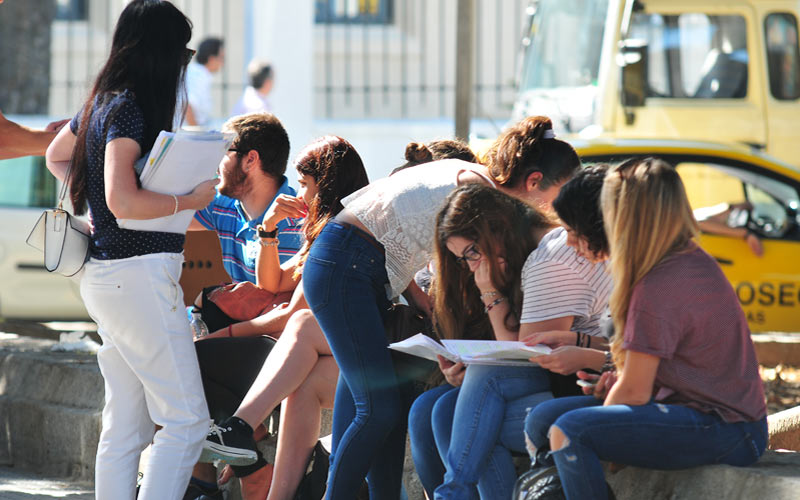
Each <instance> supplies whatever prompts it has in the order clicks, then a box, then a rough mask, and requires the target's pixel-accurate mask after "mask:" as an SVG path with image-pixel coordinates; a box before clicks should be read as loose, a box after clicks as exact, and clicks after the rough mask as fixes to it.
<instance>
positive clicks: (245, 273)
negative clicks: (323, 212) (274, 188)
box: [195, 176, 303, 283]
mask: <svg viewBox="0 0 800 500" xmlns="http://www.w3.org/2000/svg"><path fill="white" fill-rule="evenodd" d="M280 194H288V195H291V196H294V195H295V190H294V189H292V188H291V187H289V181H288V179H287V178H286V177H285V176H284V177H283V183H282V184H281V187H280V188H279V189H278V192H277V193H276V194H275V197H277V196H278V195H280ZM273 201H275V198H273V199H272V200H271V201H270V204H272V202H273ZM267 207H269V205H267ZM264 213H266V210H265V211H264ZM195 219H197V220H198V221H199V222H200V224H202V225H203V227H205V228H206V229H211V230H214V231H216V232H217V235H218V236H219V243H220V247H221V248H222V264H223V265H224V266H225V270H226V271H228V274H230V276H231V278H232V279H233V281H234V282H236V283H238V282H240V281H251V282H253V283H255V282H256V259H257V258H258V247H259V246H260V243H259V241H258V233H257V231H256V226H258V225H259V224H261V221H262V220H263V219H264V214H263V213H262V214H260V215H259V216H258V217H254V218H253V219H252V220H248V218H247V215H246V214H245V212H244V210H243V209H242V205H241V203H240V202H239V200H235V199H233V198H229V197H227V196H223V195H221V194H219V193H217V196H216V197H215V198H214V201H212V202H211V204H210V205H209V206H208V207H206V208H205V209H203V210H200V211H198V212H197V213H196V214H195ZM302 223H303V219H291V218H287V219H283V220H282V221H280V222H278V256H279V257H280V261H281V263H284V262H286V261H287V260H289V259H290V258H291V257H292V256H293V255H294V254H296V253H297V251H298V250H300V247H301V246H303V231H302Z"/></svg>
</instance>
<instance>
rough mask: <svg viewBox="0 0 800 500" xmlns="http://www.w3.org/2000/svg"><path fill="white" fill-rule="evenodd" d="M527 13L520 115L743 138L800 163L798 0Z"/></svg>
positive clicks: (536, 4)
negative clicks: (798, 126) (799, 124)
mask: <svg viewBox="0 0 800 500" xmlns="http://www.w3.org/2000/svg"><path fill="white" fill-rule="evenodd" d="M528 14H529V24H528V26H529V29H528V30H527V32H526V37H525V39H524V40H523V51H522V61H523V64H522V65H521V71H520V76H519V94H518V99H517V100H516V103H515V106H514V111H513V114H512V118H513V119H519V118H521V117H522V116H527V115H530V114H542V115H547V116H550V117H551V118H553V120H554V124H555V128H556V131H557V132H562V133H570V134H579V135H580V136H582V137H595V136H611V137H615V138H651V139H688V140H707V141H715V142H726V143H742V144H747V145H749V146H751V147H752V148H754V149H757V150H760V151H763V152H766V153H768V154H770V155H772V156H774V157H776V158H778V159H780V160H783V161H785V162H788V163H791V164H795V165H796V164H798V153H800V132H798V129H797V127H796V117H797V116H798V115H800V100H798V99H800V49H798V27H797V18H798V15H800V1H789V0H763V1H759V0H643V1H638V0H637V1H634V0H538V1H533V2H531V3H530V5H529V7H528Z"/></svg>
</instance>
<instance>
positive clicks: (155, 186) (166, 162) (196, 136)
mask: <svg viewBox="0 0 800 500" xmlns="http://www.w3.org/2000/svg"><path fill="white" fill-rule="evenodd" d="M233 138H234V134H223V133H221V132H190V131H186V130H181V131H179V132H177V133H173V132H166V131H161V133H160V134H158V138H157V139H156V142H155V144H154V145H153V149H152V150H151V151H150V154H149V156H148V157H147V160H146V161H145V165H144V169H142V172H141V174H139V181H140V182H141V184H142V188H143V189H147V190H148V191H154V192H156V193H162V194H174V195H184V194H189V193H191V192H192V190H193V189H194V188H195V187H196V186H197V185H198V184H200V183H201V182H203V181H207V180H210V179H213V178H214V177H216V175H217V168H218V167H219V162H220V161H221V160H222V157H223V156H224V155H225V153H226V152H227V151H228V148H229V147H230V145H231V142H232V141H233ZM192 217H194V211H193V210H183V211H180V212H178V213H177V214H175V215H169V216H166V217H158V218H156V219H145V220H136V219H117V225H118V226H119V227H121V228H123V229H135V230H138V231H161V232H168V233H181V234H183V233H185V232H186V230H187V229H188V228H189V223H191V222H192Z"/></svg>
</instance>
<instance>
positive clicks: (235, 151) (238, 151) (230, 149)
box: [228, 148, 242, 155]
mask: <svg viewBox="0 0 800 500" xmlns="http://www.w3.org/2000/svg"><path fill="white" fill-rule="evenodd" d="M228 152H229V153H236V154H237V155H240V154H242V151H241V150H239V149H236V148H228Z"/></svg>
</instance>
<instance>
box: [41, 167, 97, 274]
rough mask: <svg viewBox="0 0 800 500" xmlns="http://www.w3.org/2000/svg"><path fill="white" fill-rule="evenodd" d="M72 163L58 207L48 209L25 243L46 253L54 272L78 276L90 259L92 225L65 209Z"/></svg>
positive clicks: (47, 265)
mask: <svg viewBox="0 0 800 500" xmlns="http://www.w3.org/2000/svg"><path fill="white" fill-rule="evenodd" d="M71 172H72V165H71V164H70V166H69V168H68V169H67V175H66V177H65V179H64V184H63V185H62V186H61V193H60V194H59V199H58V208H51V209H48V210H45V211H44V213H43V214H42V215H41V217H39V220H37V221H36V224H35V225H34V226H33V229H32V230H31V234H30V235H28V238H27V239H26V240H25V242H26V243H27V244H28V245H30V246H32V247H33V248H36V249H38V250H40V251H43V252H44V267H45V269H47V270H48V271H50V272H51V273H59V274H63V275H64V276H74V275H76V274H78V272H79V271H80V270H81V269H83V265H84V264H85V263H86V261H87V260H88V259H89V234H90V231H89V224H88V223H87V222H86V221H84V220H82V219H78V218H76V217H74V216H72V215H70V213H69V212H67V211H66V210H64V208H63V205H64V197H65V196H66V194H67V189H68V187H69V176H70V173H71Z"/></svg>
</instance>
